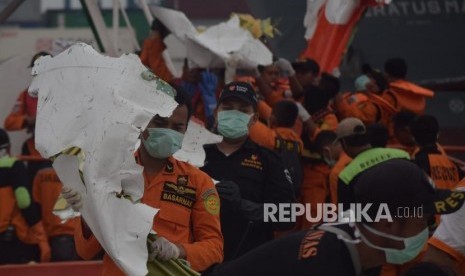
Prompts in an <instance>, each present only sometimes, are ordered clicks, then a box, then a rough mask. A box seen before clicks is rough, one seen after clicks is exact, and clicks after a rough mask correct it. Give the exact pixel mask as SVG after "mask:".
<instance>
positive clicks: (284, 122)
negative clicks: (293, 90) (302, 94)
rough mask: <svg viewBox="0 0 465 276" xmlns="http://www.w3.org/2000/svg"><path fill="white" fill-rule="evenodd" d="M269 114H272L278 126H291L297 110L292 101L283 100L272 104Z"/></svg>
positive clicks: (297, 112) (295, 118)
mask: <svg viewBox="0 0 465 276" xmlns="http://www.w3.org/2000/svg"><path fill="white" fill-rule="evenodd" d="M271 114H273V115H274V117H275V119H276V124H277V125H278V127H293V126H294V124H295V121H296V120H297V116H298V114H299V110H298V109H297V105H296V104H295V103H294V102H292V101H288V100H283V101H279V102H277V103H276V104H275V105H274V106H273V109H272V110H271Z"/></svg>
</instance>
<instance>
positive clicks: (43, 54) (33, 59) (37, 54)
mask: <svg viewBox="0 0 465 276" xmlns="http://www.w3.org/2000/svg"><path fill="white" fill-rule="evenodd" d="M43 56H51V55H50V53H47V52H45V51H40V52H38V53H36V54H35V55H34V56H33V57H32V59H31V64H29V67H34V62H35V61H36V60H37V59H38V58H40V57H43Z"/></svg>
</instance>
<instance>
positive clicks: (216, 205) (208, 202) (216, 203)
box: [203, 193, 220, 216]
mask: <svg viewBox="0 0 465 276" xmlns="http://www.w3.org/2000/svg"><path fill="white" fill-rule="evenodd" d="M203 204H204V206H205V210H207V212H209V213H210V214H212V215H215V216H217V215H218V214H219V213H220V199H219V198H218V195H217V194H216V193H212V194H210V195H208V196H207V197H206V198H204V200H203Z"/></svg>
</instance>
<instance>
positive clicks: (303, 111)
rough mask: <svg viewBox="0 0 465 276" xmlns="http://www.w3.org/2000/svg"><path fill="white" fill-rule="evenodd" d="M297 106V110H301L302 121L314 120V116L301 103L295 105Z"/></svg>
mask: <svg viewBox="0 0 465 276" xmlns="http://www.w3.org/2000/svg"><path fill="white" fill-rule="evenodd" d="M295 104H296V105H297V109H298V110H299V117H300V119H302V122H306V121H308V120H310V119H311V118H312V116H311V115H310V114H309V113H308V111H307V110H306V109H305V107H303V105H302V104H301V103H295Z"/></svg>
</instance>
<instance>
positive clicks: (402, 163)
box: [352, 159, 465, 215]
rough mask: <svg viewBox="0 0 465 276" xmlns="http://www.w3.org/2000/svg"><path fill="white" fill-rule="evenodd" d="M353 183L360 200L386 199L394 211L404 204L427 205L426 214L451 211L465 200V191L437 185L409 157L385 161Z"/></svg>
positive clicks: (405, 205) (408, 205)
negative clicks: (437, 187) (436, 187)
mask: <svg viewBox="0 0 465 276" xmlns="http://www.w3.org/2000/svg"><path fill="white" fill-rule="evenodd" d="M352 184H353V185H354V186H353V188H354V196H355V202H356V203H362V204H367V203H373V205H378V204H382V203H386V204H387V206H388V207H389V211H390V212H391V215H395V214H396V212H397V210H398V209H399V208H404V207H409V208H410V207H414V208H415V207H423V212H424V213H425V214H449V213H453V212H455V211H457V210H458V209H460V208H461V206H462V205H463V203H464V201H465V193H464V192H460V191H451V190H446V189H435V188H434V183H433V182H432V181H431V179H430V178H429V177H428V176H427V175H426V174H425V173H424V172H423V170H421V169H420V168H419V167H418V166H417V165H415V164H414V163H412V162H411V161H409V160H405V159H391V160H388V161H384V162H381V163H380V164H378V165H376V166H374V167H372V168H370V169H368V170H366V171H364V172H363V173H362V174H361V175H360V176H359V177H358V178H357V179H355V180H354V183H352Z"/></svg>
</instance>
